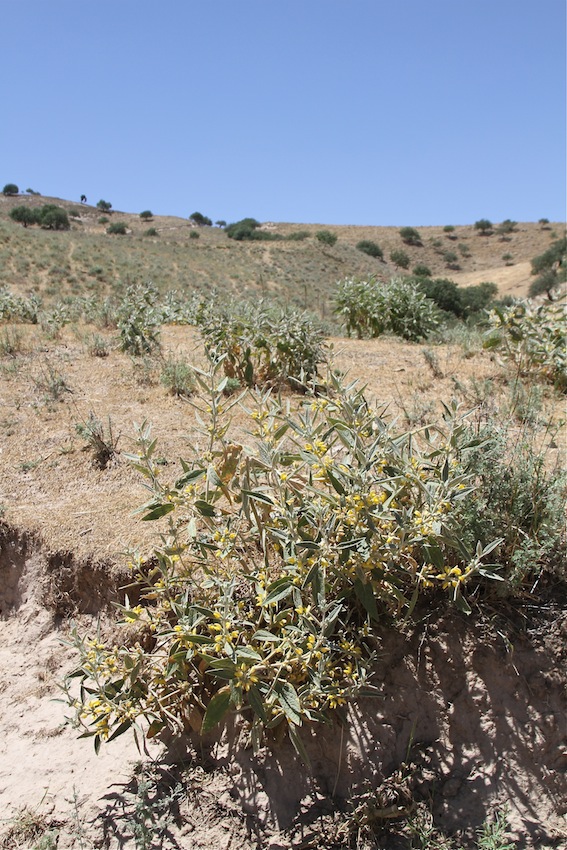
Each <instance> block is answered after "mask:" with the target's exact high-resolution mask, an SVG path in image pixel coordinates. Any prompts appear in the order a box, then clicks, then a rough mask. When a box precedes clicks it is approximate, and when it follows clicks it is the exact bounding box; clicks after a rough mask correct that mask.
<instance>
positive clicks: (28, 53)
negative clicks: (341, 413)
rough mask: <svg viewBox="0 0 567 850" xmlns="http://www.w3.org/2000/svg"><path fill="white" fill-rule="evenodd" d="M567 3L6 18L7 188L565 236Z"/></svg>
mask: <svg viewBox="0 0 567 850" xmlns="http://www.w3.org/2000/svg"><path fill="white" fill-rule="evenodd" d="M565 17H566V4H565V0H238V2H237V1H236V0H200V2H195V0H160V2H157V0H0V22H1V28H2V47H1V49H0V94H1V97H0V104H1V107H0V108H1V123H0V164H1V173H0V188H1V186H3V185H4V184H5V183H7V182H11V183H17V184H18V186H19V187H20V189H25V188H31V189H34V190H36V191H40V192H41V193H42V194H45V195H54V196H57V197H61V198H69V199H77V200H78V199H79V196H80V195H81V194H83V193H84V194H85V195H87V197H88V200H89V202H90V203H96V202H97V201H98V200H100V199H101V198H102V199H104V200H107V201H110V202H111V203H112V204H113V207H114V209H117V210H124V211H128V212H140V211H142V210H145V209H150V210H152V211H153V212H154V213H155V214H172V215H179V216H183V217H187V216H189V215H190V214H191V213H193V212H195V211H199V212H202V213H203V214H204V215H208V216H210V217H211V218H212V219H213V221H216V220H217V219H224V220H226V221H229V222H230V221H235V220H237V219H240V218H243V217H245V216H252V217H254V218H257V219H259V220H260V221H293V222H302V223H325V224H375V225H397V226H400V225H415V226H418V225H428V224H467V223H472V222H474V221H476V220H477V219H479V218H489V219H491V220H492V221H493V222H499V221H502V220H503V219H506V218H511V219H514V220H517V221H537V219H539V218H541V217H546V218H549V219H551V220H552V221H557V220H565V191H566V190H565V185H566V161H565V160H566V129H565V100H566V99H565V88H566V86H565V75H566V63H565V53H566V50H565V41H566V34H565Z"/></svg>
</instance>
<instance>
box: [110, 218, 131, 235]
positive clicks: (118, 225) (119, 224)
mask: <svg viewBox="0 0 567 850" xmlns="http://www.w3.org/2000/svg"><path fill="white" fill-rule="evenodd" d="M106 232H107V233H110V234H111V235H112V234H114V235H115V236H126V234H127V232H128V231H127V229H126V224H125V223H124V222H123V221H115V222H114V223H113V224H109V226H108V227H107V228H106Z"/></svg>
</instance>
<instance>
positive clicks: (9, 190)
mask: <svg viewBox="0 0 567 850" xmlns="http://www.w3.org/2000/svg"><path fill="white" fill-rule="evenodd" d="M19 191H20V190H19V189H18V187H17V186H16V184H15V183H6V185H5V186H4V188H3V189H2V194H3V195H17V194H18V192H19Z"/></svg>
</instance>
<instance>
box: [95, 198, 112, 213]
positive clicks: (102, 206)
mask: <svg viewBox="0 0 567 850" xmlns="http://www.w3.org/2000/svg"><path fill="white" fill-rule="evenodd" d="M97 209H99V210H102V211H103V212H110V210H111V209H112V204H110V203H109V202H108V201H102V200H101V201H98V203H97Z"/></svg>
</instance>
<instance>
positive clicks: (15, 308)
mask: <svg viewBox="0 0 567 850" xmlns="http://www.w3.org/2000/svg"><path fill="white" fill-rule="evenodd" d="M40 307H41V302H40V300H39V298H38V297H37V295H34V294H32V295H30V296H29V298H25V297H23V296H21V295H14V294H13V293H12V292H10V290H9V289H6V288H5V287H2V286H0V322H10V321H15V322H29V323H30V324H32V325H36V324H37V322H38V317H39V310H40Z"/></svg>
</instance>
